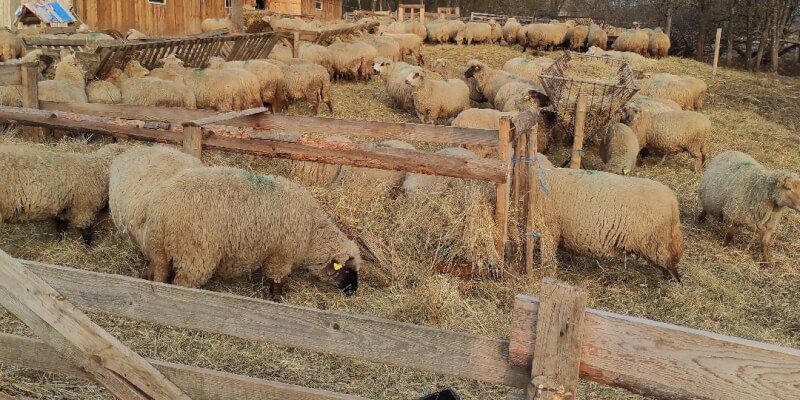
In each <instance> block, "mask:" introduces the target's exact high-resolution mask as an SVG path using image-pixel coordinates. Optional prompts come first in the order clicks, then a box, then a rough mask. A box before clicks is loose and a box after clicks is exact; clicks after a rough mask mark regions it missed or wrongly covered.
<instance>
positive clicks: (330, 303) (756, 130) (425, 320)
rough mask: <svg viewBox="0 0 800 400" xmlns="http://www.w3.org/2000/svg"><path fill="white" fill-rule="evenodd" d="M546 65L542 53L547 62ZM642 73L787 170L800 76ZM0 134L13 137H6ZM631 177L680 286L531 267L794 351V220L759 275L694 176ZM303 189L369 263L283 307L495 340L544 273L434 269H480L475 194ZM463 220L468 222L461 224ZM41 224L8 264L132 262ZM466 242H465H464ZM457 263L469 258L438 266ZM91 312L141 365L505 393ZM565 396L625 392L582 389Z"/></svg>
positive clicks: (330, 383) (624, 306) (251, 288)
mask: <svg viewBox="0 0 800 400" xmlns="http://www.w3.org/2000/svg"><path fill="white" fill-rule="evenodd" d="M518 55H519V52H518V50H515V49H508V48H503V47H499V46H488V45H480V46H472V47H464V46H462V47H458V46H429V47H426V49H425V57H426V60H433V59H435V58H439V57H445V58H448V59H450V60H451V61H453V62H454V63H456V64H464V63H466V61H467V60H469V59H472V58H481V59H483V60H485V61H486V62H488V63H489V64H490V65H492V66H494V67H499V66H502V64H503V63H504V62H505V61H506V60H508V59H509V58H512V57H516V56H518ZM549 56H551V57H552V58H556V57H557V56H558V54H557V53H553V54H549ZM650 71H653V72H670V73H675V74H690V75H694V76H697V77H701V78H703V79H706V80H707V82H708V83H709V97H708V101H707V108H706V110H705V111H704V112H705V113H706V115H708V116H709V118H710V119H711V120H712V122H713V124H714V128H713V133H712V136H713V140H711V141H710V150H711V154H712V156H713V155H715V154H717V153H719V152H722V151H723V150H727V149H737V150H742V151H745V152H748V153H750V154H752V155H753V156H754V157H756V158H757V159H759V160H761V161H763V162H764V164H766V165H767V166H769V167H773V168H789V169H796V168H797V165H798V156H797V150H796V149H797V148H798V147H797V145H798V144H800V138H798V135H797V127H798V125H800V116H798V114H797V112H796V108H797V104H798V103H797V97H796V96H797V93H798V87H800V79H798V78H785V77H778V78H773V77H768V76H766V75H759V76H755V75H750V74H748V73H743V72H738V71H728V70H722V71H721V72H720V74H719V75H718V77H717V78H716V79H715V80H711V79H710V72H711V69H710V67H709V66H707V65H705V64H699V63H696V62H693V61H688V60H680V59H674V58H667V59H665V60H662V61H659V62H656V63H653V68H651V69H650ZM334 101H335V102H336V108H335V109H336V112H335V113H334V116H336V117H346V118H358V119H373V120H383V121H392V122H410V121H413V120H414V118H413V117H412V116H411V115H409V114H407V113H404V112H401V111H399V110H397V109H396V108H395V107H394V106H393V104H392V103H391V100H390V99H389V98H388V96H387V94H386V92H385V90H384V89H383V85H382V83H380V82H379V81H378V80H375V81H373V82H371V83H368V84H362V83H338V84H336V85H334ZM290 112H292V113H300V114H309V113H310V109H309V108H308V107H306V106H304V105H296V106H292V107H290ZM0 139H1V140H2V141H9V140H14V139H12V138H9V136H8V135H4V136H3V137H2V138H0ZM99 142H102V140H100V141H99ZM99 144H100V143H89V144H87V143H86V142H85V141H81V140H69V141H66V142H64V143H62V144H59V145H56V146H54V147H55V148H56V149H58V150H89V149H90V148H96V147H97V146H99ZM414 145H415V146H418V148H426V147H424V146H422V145H421V144H418V143H414ZM428 148H429V147H428ZM204 154H206V159H205V161H206V162H208V163H211V164H217V165H219V164H224V165H236V166H239V167H243V168H248V169H252V170H254V171H257V172H260V173H277V174H282V175H287V174H288V173H289V169H290V168H289V163H288V162H286V161H277V160H265V159H262V158H258V157H250V156H238V155H230V154H226V153H222V152H207V153H204ZM565 154H566V152H565V151H564V150H563V149H555V150H554V151H553V153H552V154H551V155H550V158H551V159H553V161H554V162H558V161H561V160H562V159H563V158H562V157H564V155H565ZM595 154H596V153H595V152H592V151H590V152H589V154H587V158H586V163H587V164H588V165H589V166H590V167H591V166H597V165H598V163H599V161H598V159H597V157H596V155H595ZM635 173H636V174H637V175H639V176H644V177H648V178H651V179H656V180H659V181H661V182H664V183H665V184H667V185H668V186H670V187H671V188H672V189H674V190H675V191H676V193H677V194H678V197H679V200H680V204H681V219H682V221H683V223H684V234H685V242H686V254H685V256H684V259H683V260H682V262H681V264H680V266H679V268H680V269H681V272H682V274H683V275H684V277H685V279H684V285H682V286H680V285H677V284H674V283H668V282H665V281H662V280H661V276H660V273H658V271H657V270H656V269H655V268H652V267H649V266H646V265H642V264H641V262H640V261H635V260H632V259H627V260H626V259H590V258H583V257H577V256H573V255H569V254H566V253H563V252H559V253H558V254H557V257H558V268H557V269H555V268H552V267H548V268H547V269H546V273H547V274H548V275H553V274H557V277H558V278H560V279H563V280H566V281H567V282H570V283H572V284H574V285H578V286H580V287H583V288H586V289H587V290H588V291H589V292H590V299H591V306H592V307H596V308H601V309H605V310H610V311H614V312H619V313H625V314H630V315H636V316H641V317H646V318H650V319H655V320H659V321H665V322H669V323H675V324H680V325H684V326H689V327H693V328H699V329H705V330H711V331H715V332H719V333H723V334H729V335H735V336H739V337H743V338H749V339H755V340H760V341H766V342H770V343H776V344H780V345H786V346H793V347H799V346H800V309H799V308H798V306H797V299H798V298H800V272H798V270H797V268H796V267H795V265H794V263H793V261H795V260H797V259H798V257H800V241H798V240H797V237H798V234H800V218H798V216H797V215H796V214H792V215H790V216H789V217H788V218H787V219H786V221H785V222H784V224H783V226H782V227H781V229H780V230H779V232H778V235H777V238H776V240H775V242H774V244H773V257H774V260H775V261H776V263H774V264H772V265H769V266H765V265H761V264H759V263H758V258H757V257H758V256H757V241H756V239H755V235H753V234H751V233H749V232H743V233H742V234H741V235H739V236H738V237H737V239H736V240H735V242H734V243H733V244H732V245H731V246H730V247H724V246H723V245H722V234H721V232H720V227H719V226H718V225H716V224H715V223H710V224H708V225H701V224H699V223H697V222H696V216H697V214H698V212H699V203H698V200H697V187H698V182H699V176H698V175H696V174H694V173H693V172H692V170H691V162H690V160H689V158H688V157H687V156H685V155H680V156H673V157H670V158H668V159H667V160H666V162H664V163H663V164H658V160H655V159H647V160H645V162H644V165H642V166H641V167H640V168H638V169H637V170H636V172H635ZM458 185H462V189H463V188H464V187H469V186H470V184H469V183H465V182H461V183H459V184H458ZM312 192H313V193H314V195H315V196H316V197H317V198H319V199H320V200H321V202H322V204H323V206H324V207H325V209H326V210H327V211H328V212H329V213H330V214H331V215H333V217H334V218H335V219H336V220H337V221H338V222H339V223H340V224H341V225H342V226H343V227H344V228H345V229H347V230H349V231H351V232H355V233H357V234H358V235H361V236H362V237H363V238H365V239H367V240H368V241H369V242H370V244H371V245H372V246H373V249H374V250H376V256H377V258H378V260H379V262H377V263H371V264H369V265H368V266H367V267H366V270H365V273H364V285H363V291H361V292H360V293H359V294H358V296H356V297H355V298H348V299H345V298H343V297H342V296H341V295H339V294H338V293H337V292H335V291H334V290H332V289H330V288H327V287H322V286H320V285H318V284H316V283H315V282H313V281H311V280H310V279H306V277H304V276H298V277H296V278H295V279H292V280H291V281H290V282H289V283H288V287H287V290H286V293H287V301H288V302H289V303H292V304H299V305H306V306H311V307H317V308H321V309H337V310H343V311H349V312H356V313H365V314H370V315H376V316H380V317H386V318H391V319H395V320H400V321H408V322H413V323H418V324H423V325H430V326H436V327H442V328H446V329H451V330H457V331H464V332H471V333H477V334H482V335H487V336H492V337H499V338H505V337H507V335H508V333H509V323H510V317H511V316H510V312H511V307H512V303H513V296H514V295H515V294H517V293H521V292H524V293H536V292H537V291H538V286H539V283H538V282H539V281H540V279H541V278H542V276H543V275H544V274H545V272H544V271H536V272H535V273H534V274H533V275H532V276H530V277H526V276H520V277H514V276H511V277H508V279H507V280H505V281H495V280H491V279H478V280H474V281H466V280H461V279H457V278H453V277H449V276H443V275H439V274H436V273H435V272H434V271H433V270H434V268H435V267H436V265H435V263H437V262H453V263H461V262H465V261H469V262H473V261H475V259H474V258H471V257H473V256H475V255H478V256H479V257H480V259H484V260H486V259H487V258H486V257H485V256H482V257H481V256H480V254H482V250H481V249H482V247H481V246H482V245H481V243H486V242H487V239H488V238H486V237H483V239H482V240H481V239H480V238H479V237H478V239H474V238H475V237H477V236H473V240H472V241H469V240H468V241H464V240H460V239H459V238H458V236H459V234H460V233H463V232H465V229H466V228H467V227H470V228H477V229H478V230H477V235H478V236H481V235H486V234H487V232H486V231H483V234H481V232H482V231H481V230H480V229H485V228H486V224H487V222H486V221H485V216H483V217H481V216H480V215H475V214H479V213H480V210H485V207H483V208H482V207H481V206H480V204H477V205H475V204H473V202H474V200H475V199H474V197H471V196H470V197H459V193H461V194H462V195H463V193H465V192H464V191H456V190H451V191H445V192H443V195H445V197H449V199H441V200H440V199H439V198H436V197H432V198H427V199H424V200H412V199H405V200H404V199H399V200H390V199H388V198H387V197H385V196H372V195H368V194H366V193H365V194H364V195H363V196H362V195H360V193H359V192H357V191H356V192H354V191H353V190H341V189H331V188H322V187H315V188H312ZM432 199H436V200H432ZM445 200H447V201H445ZM470 204H472V205H470ZM470 207H472V208H470ZM462 210H476V212H475V213H472V212H469V211H467V212H463V211H462ZM475 218H478V222H471V221H475ZM481 219H483V220H482V221H481ZM52 229H53V227H52V225H51V224H49V223H37V224H25V225H0V248H2V249H3V250H5V251H7V252H9V253H10V254H12V255H14V256H16V257H20V258H26V259H32V260H39V261H43V262H49V263H55V264H62V265H67V266H71V267H76V268H83V269H87V270H93V271H101V272H108V273H117V274H123V275H128V276H136V275H137V274H138V273H139V270H140V269H141V268H142V265H143V260H141V259H140V258H139V256H138V254H137V251H136V249H135V248H134V247H133V246H132V245H131V244H130V243H129V242H128V241H127V240H126V239H125V238H124V237H122V236H121V235H119V234H117V232H115V230H114V228H113V227H111V226H110V225H109V224H108V223H104V224H101V226H100V227H99V228H98V229H99V230H100V232H98V234H97V238H98V240H97V242H96V245H95V246H94V247H93V248H91V249H89V250H86V249H84V248H83V246H82V245H81V243H80V238H79V235H77V233H75V232H72V233H71V234H70V235H69V236H68V238H67V239H66V240H65V241H63V242H54V241H53V240H52ZM473 232H475V231H473ZM462 236H463V235H462ZM454 238H455V239H459V240H455V239H454ZM489 242H490V239H489ZM469 243H473V244H475V247H470V246H466V247H463V246H465V244H469ZM458 254H461V255H462V256H466V255H468V257H466V259H457V258H456V257H453V255H458ZM487 262H490V260H489V261H487ZM208 289H209V290H214V291H221V292H229V293H236V294H239V295H244V296H253V297H259V298H260V297H263V293H264V286H263V285H262V283H261V281H260V280H258V279H256V280H255V281H253V282H247V281H234V282H220V281H213V282H212V283H211V284H210V285H209V286H208ZM92 318H93V319H94V320H95V321H97V322H98V323H99V324H101V325H102V326H103V327H105V328H107V329H108V330H109V331H110V332H111V333H112V334H114V335H116V336H117V337H119V338H120V339H121V340H122V341H123V342H125V343H126V344H128V345H129V346H131V347H132V348H133V349H134V350H136V351H138V352H140V353H141V354H142V355H144V356H148V357H156V358H160V359H164V360H168V361H174V362H182V363H187V364H192V365H199V366H204V367H208V368H214V369H220V370H225V371H230V372H234V373H240V374H247V375H252V376H256V377H261V378H267V379H274V380H278V381H283V382H289V383H295V384H301V385H306V386H310V387H316V388H322V389H328V390H335V391H340V392H346V393H353V394H359V395H362V396H365V397H368V398H376V399H412V398H415V397H416V396H420V395H422V394H425V393H430V392H432V391H434V390H436V389H437V388H439V387H442V386H446V385H453V386H454V387H455V388H456V390H457V391H458V392H459V393H460V394H461V395H462V398H464V399H500V398H504V396H505V394H506V393H507V392H508V389H507V388H504V387H496V386H487V385H482V384H479V383H475V382H467V381H463V380H456V379H452V378H449V377H443V376H438V375H435V374H427V373H419V372H414V371H409V370H405V369H401V368H394V367H387V366H382V365H377V364H371V363H363V362H360V361H355V360H348V359H343V358H340V357H333V356H326V355H319V354H313V353H308V352H304V351H298V350H291V349H286V348H282V347H278V346H273V345H269V344H262V343H253V342H248V341H243V340H238V339H232V338H229V337H223V336H219V335H211V334H205V333H201V332H194V331H188V330H179V329H170V328H165V327H158V326H154V325H150V324H143V323H135V322H131V321H125V320H122V319H118V318H110V317H107V316H100V315H93V316H92ZM0 330H2V331H4V332H12V333H19V334H29V333H28V330H27V328H25V327H24V326H23V325H21V324H20V323H19V322H18V321H16V320H15V319H14V318H13V317H11V316H9V315H8V314H6V313H0ZM0 391H1V392H4V393H9V394H15V395H26V396H32V397H34V398H45V399H95V398H108V396H107V395H106V394H104V393H103V392H102V391H101V390H98V389H97V388H96V387H95V386H93V385H90V384H87V383H84V382H81V381H74V380H69V379H62V378H59V377H56V376H52V375H48V374H42V373H37V372H32V371H25V370H21V369H18V368H15V367H11V366H7V365H3V366H0ZM579 398H581V399H624V398H631V399H634V398H638V397H637V396H635V395H631V394H627V393H625V392H623V391H619V390H613V389H610V388H606V387H600V386H598V385H594V384H587V383H584V384H583V385H582V386H581V390H580V396H579Z"/></svg>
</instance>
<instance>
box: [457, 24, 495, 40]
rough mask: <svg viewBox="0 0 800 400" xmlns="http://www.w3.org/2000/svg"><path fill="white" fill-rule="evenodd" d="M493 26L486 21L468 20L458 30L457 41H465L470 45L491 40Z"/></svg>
mask: <svg viewBox="0 0 800 400" xmlns="http://www.w3.org/2000/svg"><path fill="white" fill-rule="evenodd" d="M491 37H492V26H491V25H489V24H487V23H485V22H467V23H466V24H464V26H463V27H462V28H461V29H459V30H458V34H457V35H456V43H457V44H463V43H464V41H466V42H467V44H468V45H470V44H472V43H473V42H474V43H483V42H487V41H489V42H490V41H491Z"/></svg>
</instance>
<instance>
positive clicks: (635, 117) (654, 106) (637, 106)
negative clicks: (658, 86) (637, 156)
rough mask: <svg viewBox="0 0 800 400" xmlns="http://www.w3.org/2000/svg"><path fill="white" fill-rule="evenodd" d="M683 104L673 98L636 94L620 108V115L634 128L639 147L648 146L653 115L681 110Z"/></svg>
mask: <svg viewBox="0 0 800 400" xmlns="http://www.w3.org/2000/svg"><path fill="white" fill-rule="evenodd" d="M680 110H681V106H679V105H678V103H675V102H674V101H672V100H663V99H654V98H650V97H644V96H636V97H634V98H632V99H630V100H629V101H628V103H627V104H626V105H625V106H624V107H623V108H622V109H620V111H619V112H620V116H621V118H622V119H624V120H625V121H626V123H627V125H628V126H630V127H631V129H633V132H634V134H636V137H637V138H638V139H639V148H644V147H646V146H647V130H648V129H650V126H651V125H652V123H653V116H654V115H656V114H660V113H662V112H668V111H680Z"/></svg>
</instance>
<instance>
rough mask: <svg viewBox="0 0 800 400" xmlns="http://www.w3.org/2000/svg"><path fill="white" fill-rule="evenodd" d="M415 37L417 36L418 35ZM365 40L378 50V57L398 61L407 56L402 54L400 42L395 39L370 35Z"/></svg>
mask: <svg viewBox="0 0 800 400" xmlns="http://www.w3.org/2000/svg"><path fill="white" fill-rule="evenodd" d="M414 37H416V35H415V36H414ZM365 41H366V42H367V43H368V44H369V45H370V46H372V47H374V48H375V50H376V51H377V56H376V57H383V58H387V59H389V60H392V61H393V62H397V61H400V60H401V59H404V58H405V57H404V55H401V52H400V44H399V43H398V42H397V40H395V39H392V38H390V37H382V36H370V37H368V38H367V39H365Z"/></svg>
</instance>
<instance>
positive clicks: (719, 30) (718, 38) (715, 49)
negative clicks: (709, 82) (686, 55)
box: [711, 28, 722, 77]
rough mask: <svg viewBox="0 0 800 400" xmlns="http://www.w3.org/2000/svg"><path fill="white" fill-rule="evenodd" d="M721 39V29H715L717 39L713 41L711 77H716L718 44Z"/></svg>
mask: <svg viewBox="0 0 800 400" xmlns="http://www.w3.org/2000/svg"><path fill="white" fill-rule="evenodd" d="M720 39H722V28H717V37H716V39H714V70H713V71H712V72H711V76H712V77H715V76H717V64H718V63H719V42H720Z"/></svg>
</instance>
